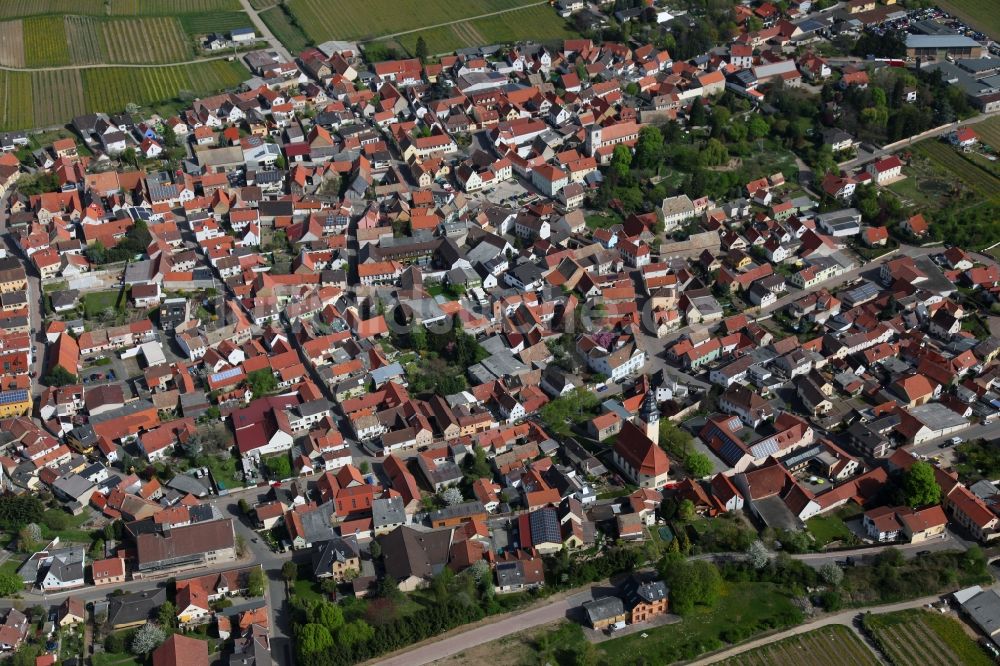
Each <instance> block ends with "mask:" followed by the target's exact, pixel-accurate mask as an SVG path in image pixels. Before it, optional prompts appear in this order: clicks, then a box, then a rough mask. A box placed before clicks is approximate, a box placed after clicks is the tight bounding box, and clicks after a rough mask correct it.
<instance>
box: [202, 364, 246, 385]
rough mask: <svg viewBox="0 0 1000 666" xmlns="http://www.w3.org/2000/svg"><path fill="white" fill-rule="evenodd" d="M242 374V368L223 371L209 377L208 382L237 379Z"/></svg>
mask: <svg viewBox="0 0 1000 666" xmlns="http://www.w3.org/2000/svg"><path fill="white" fill-rule="evenodd" d="M242 372H243V370H242V368H230V369H228V370H223V371H222V372H217V373H215V374H214V375H212V376H211V377H209V381H210V382H213V383H214V382H221V381H225V380H226V379H232V378H233V377H238V376H239V375H240V374H241V373H242Z"/></svg>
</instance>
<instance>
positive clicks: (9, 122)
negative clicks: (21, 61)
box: [0, 71, 35, 130]
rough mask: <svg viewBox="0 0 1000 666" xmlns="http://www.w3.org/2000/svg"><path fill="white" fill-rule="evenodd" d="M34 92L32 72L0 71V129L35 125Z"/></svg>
mask: <svg viewBox="0 0 1000 666" xmlns="http://www.w3.org/2000/svg"><path fill="white" fill-rule="evenodd" d="M32 93H33V91H32V89H31V74H30V73H28V72H5V71H0V129H3V130H13V129H24V128H26V127H34V126H35V112H34V106H33V100H34V96H33V94H32Z"/></svg>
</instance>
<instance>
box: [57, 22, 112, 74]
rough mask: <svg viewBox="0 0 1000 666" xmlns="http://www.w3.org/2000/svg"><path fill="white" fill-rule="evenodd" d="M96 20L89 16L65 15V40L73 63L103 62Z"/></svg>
mask: <svg viewBox="0 0 1000 666" xmlns="http://www.w3.org/2000/svg"><path fill="white" fill-rule="evenodd" d="M99 26H100V24H99V23H98V21H97V20H96V19H94V18H92V17H89V16H67V17H66V40H67V41H68V42H69V53H70V58H71V60H72V62H73V64H74V65H96V64H98V63H101V62H104V49H103V48H101V33H100V30H99Z"/></svg>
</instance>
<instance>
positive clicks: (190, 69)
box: [82, 60, 248, 113]
mask: <svg viewBox="0 0 1000 666" xmlns="http://www.w3.org/2000/svg"><path fill="white" fill-rule="evenodd" d="M247 74H248V73H247V71H246V69H245V68H244V67H242V66H241V65H239V64H238V63H231V62H227V61H225V60H213V61H210V62H204V63H196V64H192V65H175V66H172V67H149V68H125V67H108V68H93V69H84V70H82V75H83V84H84V85H83V88H84V96H85V98H86V108H87V110H88V111H104V112H111V113H114V112H118V111H121V110H122V109H124V108H125V105H126V104H128V103H129V102H135V103H136V104H152V103H156V102H163V101H167V100H171V99H175V98H176V97H177V95H178V93H179V92H180V91H189V92H191V93H192V94H195V95H206V94H210V93H214V92H217V91H219V90H223V89H226V88H234V87H236V86H237V85H239V84H240V83H241V82H242V81H243V80H244V79H245V78H246V76H247Z"/></svg>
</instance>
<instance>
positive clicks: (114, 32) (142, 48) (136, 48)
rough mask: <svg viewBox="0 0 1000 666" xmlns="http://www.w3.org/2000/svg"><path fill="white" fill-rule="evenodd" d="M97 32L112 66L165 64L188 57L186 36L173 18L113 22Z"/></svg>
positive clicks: (190, 55)
mask: <svg viewBox="0 0 1000 666" xmlns="http://www.w3.org/2000/svg"><path fill="white" fill-rule="evenodd" d="M101 28H102V35H103V37H104V44H105V47H106V50H107V54H108V61H109V62H112V63H126V64H144V63H167V62H179V61H182V60H188V59H190V58H191V57H192V53H191V48H190V47H189V46H188V38H187V35H185V34H184V31H183V30H182V29H181V25H180V23H179V22H178V20H177V19H175V18H168V17H154V18H134V19H115V20H111V21H106V22H104V24H103V25H102V26H101Z"/></svg>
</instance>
